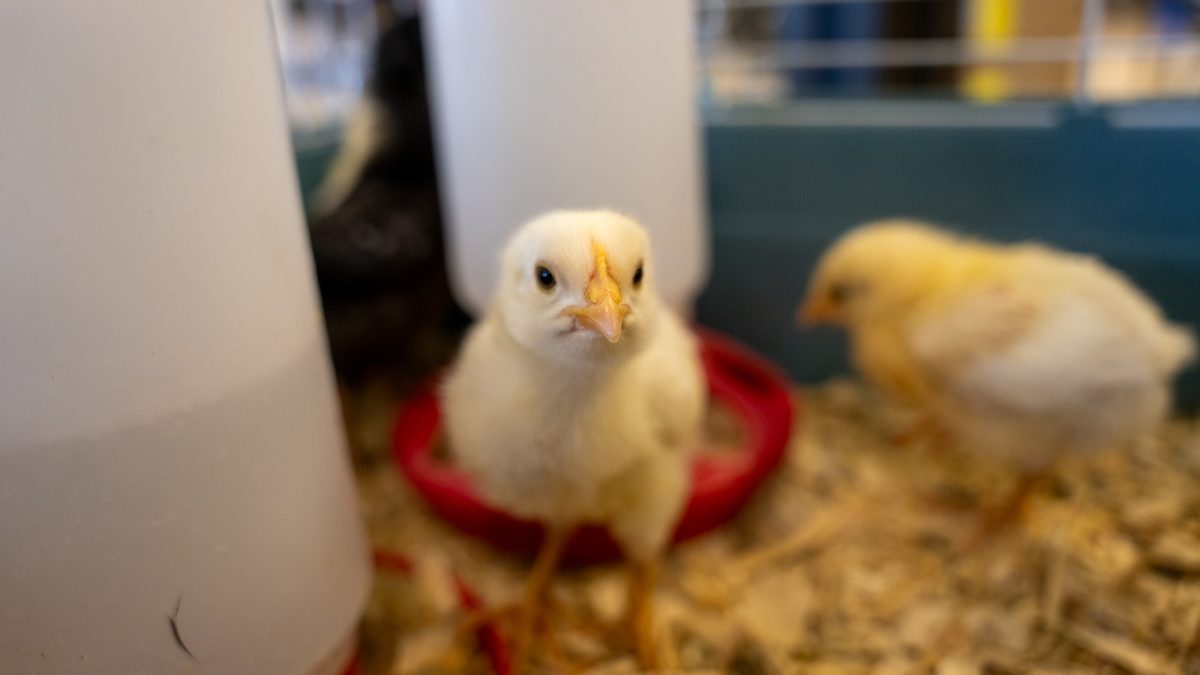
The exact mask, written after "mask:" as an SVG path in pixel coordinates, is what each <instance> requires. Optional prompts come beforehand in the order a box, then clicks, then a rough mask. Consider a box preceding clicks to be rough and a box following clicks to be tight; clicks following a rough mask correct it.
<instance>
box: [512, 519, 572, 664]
mask: <svg viewBox="0 0 1200 675" xmlns="http://www.w3.org/2000/svg"><path fill="white" fill-rule="evenodd" d="M570 532H571V531H570V529H569V528H564V527H550V526H547V527H546V535H545V537H544V538H543V540H542V545H541V548H540V549H539V550H538V555H537V559H536V560H535V561H534V563H533V569H532V570H531V571H530V572H529V577H528V578H526V580H525V594H524V597H523V600H522V603H521V608H520V612H519V617H520V618H519V620H518V623H517V632H516V635H515V636H514V638H513V653H514V657H515V659H514V660H515V661H516V663H517V664H518V666H520V665H521V664H523V663H524V661H525V659H526V657H527V656H528V654H529V648H530V646H531V645H532V644H533V637H534V633H535V632H536V631H537V629H538V627H539V625H540V623H541V620H542V615H543V613H542V609H543V606H542V605H543V604H544V603H545V601H546V592H547V590H549V588H550V581H551V580H552V579H553V578H554V571H555V570H556V569H557V568H558V563H559V561H560V560H561V559H562V554H563V550H564V549H565V548H566V545H567V539H568V536H569V535H570Z"/></svg>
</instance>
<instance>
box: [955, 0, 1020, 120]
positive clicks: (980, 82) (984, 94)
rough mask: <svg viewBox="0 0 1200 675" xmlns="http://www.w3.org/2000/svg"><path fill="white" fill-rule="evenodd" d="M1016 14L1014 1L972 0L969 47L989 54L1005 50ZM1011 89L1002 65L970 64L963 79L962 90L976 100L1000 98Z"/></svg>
mask: <svg viewBox="0 0 1200 675" xmlns="http://www.w3.org/2000/svg"><path fill="white" fill-rule="evenodd" d="M1017 14H1018V10H1017V0H972V2H971V4H970V8H969V10H968V16H969V22H968V37H969V38H970V40H971V43H972V47H974V48H975V49H977V50H978V51H980V52H982V53H983V54H984V55H989V56H990V55H993V54H997V53H1002V52H1004V51H1005V50H1007V49H1008V48H1009V47H1010V45H1011V44H1012V41H1013V38H1014V37H1015V36H1016V29H1017ZM1011 92H1012V86H1011V84H1010V82H1009V74H1008V73H1007V72H1006V69H1005V68H1003V67H1002V66H997V65H994V64H986V65H978V66H972V67H971V68H970V70H968V71H967V74H966V77H965V78H963V93H965V94H966V95H967V96H968V97H970V98H973V99H976V100H979V101H985V102H995V101H999V100H1002V99H1005V98H1008V96H1009V95H1010V93H1011Z"/></svg>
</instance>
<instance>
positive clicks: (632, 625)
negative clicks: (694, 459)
mask: <svg viewBox="0 0 1200 675" xmlns="http://www.w3.org/2000/svg"><path fill="white" fill-rule="evenodd" d="M687 489H688V465H687V462H686V456H685V455H683V454H682V453H675V454H664V455H660V456H658V457H655V458H653V459H649V460H647V461H645V462H642V463H639V464H638V465H637V467H636V468H635V469H634V470H633V471H631V472H630V473H629V474H627V475H626V476H624V480H622V481H621V487H620V493H619V495H620V497H621V501H620V502H619V503H620V504H621V509H620V512H619V513H618V514H616V515H615V517H614V520H613V522H612V523H611V527H610V529H611V530H612V533H613V535H614V537H615V538H616V540H617V541H618V542H619V543H620V544H621V548H622V549H624V551H625V554H626V556H627V557H628V558H629V559H630V560H631V561H632V563H633V564H632V568H633V569H632V574H631V575H630V579H629V603H628V604H627V605H626V623H625V624H624V626H623V627H624V628H626V629H627V631H628V633H627V635H628V634H629V633H631V634H632V635H628V636H629V637H632V638H633V640H632V642H633V646H634V649H635V652H636V654H637V657H638V661H639V662H640V663H641V667H642V669H643V670H654V669H655V668H657V667H659V666H661V665H662V664H661V663H659V658H658V657H659V651H658V647H659V645H658V643H657V641H656V635H655V630H654V629H655V626H654V591H655V588H656V586H657V581H658V573H659V569H660V563H661V561H662V557H663V555H664V551H665V550H666V548H667V543H668V542H669V541H670V538H671V532H672V531H673V530H674V529H675V524H676V523H677V522H678V521H679V516H680V513H681V512H682V511H683V504H684V501H685V500H686V499H687Z"/></svg>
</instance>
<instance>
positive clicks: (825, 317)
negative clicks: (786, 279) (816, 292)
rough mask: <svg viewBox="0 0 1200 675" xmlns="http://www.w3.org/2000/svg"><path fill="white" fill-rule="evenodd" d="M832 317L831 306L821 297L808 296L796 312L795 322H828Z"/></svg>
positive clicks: (804, 324)
mask: <svg viewBox="0 0 1200 675" xmlns="http://www.w3.org/2000/svg"><path fill="white" fill-rule="evenodd" d="M833 318H834V312H833V307H831V306H830V305H829V303H828V302H827V301H825V300H823V299H821V298H813V297H810V298H809V299H808V301H807V302H805V303H804V306H802V307H801V308H800V311H799V312H797V313H796V322H797V323H799V324H800V325H801V326H812V325H815V324H819V323H829V322H831V321H832V320H833Z"/></svg>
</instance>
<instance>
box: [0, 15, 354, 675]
mask: <svg viewBox="0 0 1200 675" xmlns="http://www.w3.org/2000/svg"><path fill="white" fill-rule="evenodd" d="M270 30H271V28H270V21H269V18H268V13H267V7H266V5H265V3H259V2H244V1H237V2H192V1H184V0H156V1H155V2H133V1H130V0H113V1H109V2H98V3H89V2H83V3H80V2H76V1H74V0H37V1H36V2H7V3H2V4H0V82H2V83H3V88H4V92H3V102H2V103H0V672H2V673H154V674H158V673H271V674H284V675H287V674H308V673H313V674H317V673H334V672H339V671H340V670H341V669H342V668H343V667H344V666H345V664H346V660H347V658H348V656H349V649H350V648H351V646H352V636H353V633H354V630H355V625H356V622H357V619H358V617H359V616H360V614H361V611H362V608H363V605H364V601H365V596H366V591H367V587H368V583H369V577H370V567H369V561H368V555H367V548H366V543H365V539H364V536H363V531H362V527H361V524H360V522H359V517H358V513H357V507H356V498H355V493H354V486H353V481H352V477H351V471H350V467H349V465H348V462H347V459H346V452H345V446H344V440H343V437H342V432H341V430H340V420H339V417H338V414H337V403H336V398H335V395H334V390H333V384H332V378H331V372H330V368H329V362H328V358H327V354H326V345H325V340H324V333H323V330H322V324H321V315H320V311H319V305H318V303H317V297H316V294H315V287H314V283H313V273H312V265H311V262H310V253H309V248H308V244H307V241H306V237H305V230H304V224H303V220H302V213H301V209H300V199H299V195H298V191H297V184H296V178H295V173H294V168H293V165H292V155H291V152H290V149H289V146H288V137H287V129H286V126H285V123H284V114H283V100H282V93H281V90H280V86H279V77H278V72H277V70H278V68H277V64H276V56H275V53H274V43H273V41H272V39H271V33H270Z"/></svg>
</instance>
